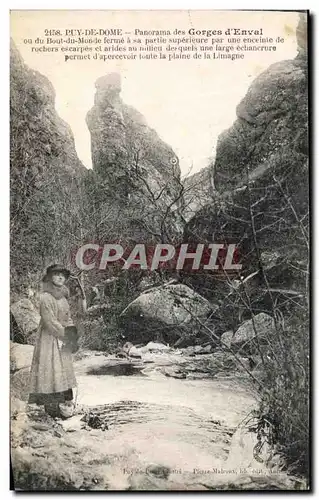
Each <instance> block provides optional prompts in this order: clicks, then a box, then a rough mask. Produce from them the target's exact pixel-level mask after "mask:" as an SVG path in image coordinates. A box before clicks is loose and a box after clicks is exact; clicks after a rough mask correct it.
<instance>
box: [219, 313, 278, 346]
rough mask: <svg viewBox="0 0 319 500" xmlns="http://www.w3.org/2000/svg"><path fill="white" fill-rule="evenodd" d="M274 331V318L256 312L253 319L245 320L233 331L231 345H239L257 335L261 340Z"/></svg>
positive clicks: (269, 337)
mask: <svg viewBox="0 0 319 500" xmlns="http://www.w3.org/2000/svg"><path fill="white" fill-rule="evenodd" d="M226 333H227V332H226ZM275 333H276V328H275V321H274V319H273V318H272V317H271V316H269V315H268V314H265V313H260V314H257V316H255V317H254V318H253V319H250V320H248V321H245V323H243V324H242V325H241V326H240V327H239V328H238V330H237V331H236V332H235V333H234V336H233V337H232V339H231V345H232V346H236V347H240V346H243V345H244V344H247V343H249V342H250V341H251V340H253V339H255V338H256V337H258V340H260V341H261V342H264V341H267V339H271V338H272V336H273V335H274V334H275Z"/></svg>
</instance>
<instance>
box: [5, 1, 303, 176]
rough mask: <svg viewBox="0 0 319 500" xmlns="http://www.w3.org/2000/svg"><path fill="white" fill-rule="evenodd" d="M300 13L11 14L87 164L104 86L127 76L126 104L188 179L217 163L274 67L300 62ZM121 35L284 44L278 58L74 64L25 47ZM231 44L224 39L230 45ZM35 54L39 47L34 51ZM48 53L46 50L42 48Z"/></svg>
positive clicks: (17, 36) (20, 42) (28, 58)
mask: <svg viewBox="0 0 319 500" xmlns="http://www.w3.org/2000/svg"><path fill="white" fill-rule="evenodd" d="M297 23H298V14H297V13H295V12H266V11H259V12H258V11H255V12H250V13H248V12H245V11H227V12H225V11H224V12H223V11H62V10H56V11H11V36H12V38H13V40H14V42H15V44H16V46H17V48H18V49H19V51H20V53H21V55H22V57H23V59H24V61H25V63H26V64H27V65H28V66H29V67H31V68H32V69H35V70H37V71H39V72H40V73H42V74H43V75H45V76H47V77H48V78H49V80H50V81H51V83H52V84H53V86H54V88H55V91H56V103H55V106H56V110H57V112H58V114H59V115H60V116H61V118H63V119H64V120H65V121H66V122H67V123H68V124H69V125H70V126H71V129H72V131H73V134H74V139H75V146H76V150H77V153H78V156H79V158H80V160H81V161H82V162H83V164H84V165H85V166H86V167H87V168H92V161H91V150H90V133H89V130H88V128H87V125H86V122H85V117H86V114H87V112H88V111H89V109H90V108H91V107H92V106H93V104H94V94H95V86H94V83H95V81H96V80H97V78H99V77H101V76H103V75H106V74H107V73H111V72H114V71H116V72H118V73H120V74H121V76H122V92H121V97H122V99H123V101H124V102H125V103H126V104H129V105H132V106H134V107H135V108H136V109H137V110H138V111H139V112H141V113H142V114H143V115H144V117H145V118H146V120H147V122H148V125H149V126H150V127H152V128H154V129H155V130H156V131H157V133H158V135H159V136H160V137H161V138H162V139H163V140H164V141H165V142H167V143H168V144H169V145H170V146H171V147H172V148H173V150H174V151H175V153H176V155H177V156H178V158H179V161H180V167H181V171H182V174H183V175H187V174H189V173H195V172H197V171H199V170H200V169H201V168H203V167H205V166H207V165H208V164H209V162H210V159H211V158H213V157H214V154H215V149H216V144H217V139H218V136H219V134H220V133H221V132H223V130H225V129H227V128H228V127H230V126H231V125H232V123H233V122H234V120H235V119H236V106H237V105H238V104H239V102H240V100H241V99H242V98H243V97H244V96H245V94H246V92H247V90H248V87H249V85H250V84H251V83H252V82H253V80H254V79H255V78H256V76H258V74H260V73H261V72H262V71H264V70H265V69H267V67H268V66H270V65H271V64H273V63H275V62H278V61H281V60H284V59H292V58H294V57H295V56H296V55H297V44H296V36H295V29H296V26H297ZM88 28H89V29H91V28H96V29H100V28H102V29H103V28H105V29H107V28H121V29H123V30H124V31H125V32H132V31H134V30H135V29H141V30H151V29H153V30H156V29H161V30H172V31H173V30H174V29H175V28H177V29H180V30H185V31H186V32H187V31H188V30H189V29H190V28H194V29H196V30H205V29H206V30H208V29H211V30H213V29H222V30H223V31H224V30H225V29H227V28H241V29H259V28H263V34H264V36H265V37H266V36H268V37H272V38H276V37H278V36H280V37H283V38H284V43H279V44H277V50H276V51H274V52H262V53H261V52H245V58H244V59H243V60H237V61H230V60H200V61H199V60H196V59H191V60H177V61H170V62H168V61H167V60H165V61H159V60H156V61H154V60H152V61H111V62H110V61H107V62H103V61H93V60H90V61H68V62H64V60H63V55H62V54H61V53H58V54H53V53H51V52H49V53H44V52H38V53H32V52H31V47H32V45H30V44H28V43H25V42H24V41H25V40H28V39H33V40H34V39H36V38H37V37H40V38H43V37H44V30H45V29H60V30H64V29H88ZM226 38H227V37H226V36H224V39H226ZM33 46H34V45H33ZM40 46H41V44H40Z"/></svg>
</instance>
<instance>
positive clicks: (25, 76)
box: [10, 42, 86, 289]
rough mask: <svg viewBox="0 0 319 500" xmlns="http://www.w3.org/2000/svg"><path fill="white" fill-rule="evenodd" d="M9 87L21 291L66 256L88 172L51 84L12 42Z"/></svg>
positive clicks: (15, 273) (15, 268)
mask: <svg viewBox="0 0 319 500" xmlns="http://www.w3.org/2000/svg"><path fill="white" fill-rule="evenodd" d="M10 89H11V93H10V148H11V149H10V151H11V153H10V169H11V170H10V180H11V186H10V188H11V207H10V208H11V221H10V222H11V272H12V280H11V283H12V286H13V289H19V288H20V287H21V286H22V284H26V283H27V282H28V281H29V280H30V282H32V280H33V279H34V277H35V276H36V275H37V273H38V272H42V271H43V268H44V267H45V266H46V265H47V264H48V262H50V261H51V260H52V259H55V258H56V259H59V260H61V259H62V260H63V259H64V258H65V257H66V250H67V248H68V246H69V243H70V241H69V239H68V238H69V236H68V233H69V231H70V230H71V229H72V232H73V231H74V232H75V233H77V231H78V228H79V225H78V221H77V215H76V214H77V213H78V212H79V205H80V199H79V191H78V188H79V184H80V182H81V179H82V177H83V176H84V175H85V174H86V169H85V167H84V166H83V165H82V163H81V162H80V160H79V158H78V156H77V153H76V150H75V145H74V138H73V134H72V132H71V129H70V127H69V126H68V125H67V124H66V123H65V122H64V121H63V120H62V119H61V118H60V117H59V116H58V114H57V112H56V110H55V92H54V89H53V86H52V84H51V82H50V81H49V80H48V79H47V78H46V77H45V76H43V75H41V74H40V73H39V72H37V71H34V70H32V69H30V68H28V66H26V64H25V63H24V61H23V59H22V57H21V56H20V54H19V52H18V50H17V49H16V47H15V45H14V43H13V42H12V44H11V54H10Z"/></svg>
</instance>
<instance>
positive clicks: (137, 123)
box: [87, 73, 182, 240]
mask: <svg viewBox="0 0 319 500" xmlns="http://www.w3.org/2000/svg"><path fill="white" fill-rule="evenodd" d="M95 85H96V94H95V100H94V107H93V108H92V109H91V110H90V111H89V112H88V114H87V124H88V127H89V130H90V133H91V147H92V161H93V177H94V179H92V182H95V183H98V184H99V185H100V188H101V189H102V190H103V196H102V197H103V200H104V202H105V203H106V204H107V201H108V200H109V199H111V198H112V203H113V204H114V203H118V206H119V209H120V210H121V212H122V214H124V213H125V219H126V222H125V221H124V217H123V226H122V233H124V234H126V235H130V237H132V238H134V237H135V238H143V239H145V238H147V237H155V238H156V239H157V240H170V239H171V238H173V237H174V234H175V235H176V234H177V233H178V232H180V231H181V225H180V224H181V220H180V218H179V216H178V210H179V207H180V204H181V193H182V185H181V183H180V168H179V164H178V158H177V157H176V155H175V153H174V151H173V150H172V148H171V147H170V146H168V145H167V144H165V143H164V142H163V141H162V140H161V139H160V137H159V136H158V135H157V133H156V132H155V131H154V130H153V129H151V128H150V127H149V126H148V125H147V123H146V121H145V119H144V117H143V116H142V115H141V113H139V112H138V111H137V110H136V109H134V108H133V107H131V106H128V105H126V104H125V103H124V102H123V101H122V99H121V96H120V93H121V78H120V75H118V74H117V73H111V74H109V75H107V76H104V77H101V78H99V79H98V80H97V81H96V84H95ZM168 206H169V208H168ZM117 222H118V223H119V219H118V218H117ZM163 222H164V223H163Z"/></svg>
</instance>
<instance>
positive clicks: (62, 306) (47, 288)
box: [29, 264, 86, 418]
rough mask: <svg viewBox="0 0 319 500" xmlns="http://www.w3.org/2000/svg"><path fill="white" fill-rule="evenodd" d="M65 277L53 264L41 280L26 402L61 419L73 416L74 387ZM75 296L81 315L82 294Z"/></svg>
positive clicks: (62, 268) (83, 300)
mask: <svg viewBox="0 0 319 500" xmlns="http://www.w3.org/2000/svg"><path fill="white" fill-rule="evenodd" d="M69 277H70V272H69V271H68V270H67V269H65V268H64V267H63V266H60V265H58V264H54V265H52V266H50V267H48V269H47V271H46V275H45V276H44V278H43V292H42V293H41V295H40V316H41V321H40V326H39V330H38V339H37V343H36V346H35V349H34V354H33V360H32V366H31V380H30V396H29V403H36V404H39V405H44V408H45V411H46V413H48V414H49V415H51V416H52V417H62V418H66V417H68V416H71V415H72V413H73V410H74V403H73V388H74V387H76V385H77V383H76V379H75V375H74V370H73V362H72V347H71V344H70V343H69V341H68V335H67V333H68V329H69V330H71V331H72V330H73V332H74V331H75V327H74V324H73V321H72V318H71V314H70V306H69V303H68V300H67V299H68V298H69V290H68V288H67V287H66V286H65V282H66V280H68V279H69ZM79 293H80V302H81V305H82V309H83V311H84V312H85V309H86V304H85V297H84V293H83V291H82V290H79ZM70 327H72V328H71V329H70Z"/></svg>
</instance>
